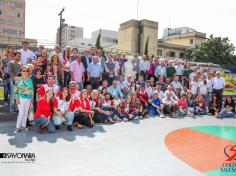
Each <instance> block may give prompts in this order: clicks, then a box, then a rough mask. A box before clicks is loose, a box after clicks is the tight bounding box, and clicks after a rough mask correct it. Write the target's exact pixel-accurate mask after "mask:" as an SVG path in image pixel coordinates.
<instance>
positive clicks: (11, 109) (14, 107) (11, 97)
mask: <svg viewBox="0 0 236 176" xmlns="http://www.w3.org/2000/svg"><path fill="white" fill-rule="evenodd" d="M14 84H15V81H14V80H13V79H10V106H9V110H10V111H11V112H12V111H17V110H18V108H17V105H16V103H15V99H14Z"/></svg>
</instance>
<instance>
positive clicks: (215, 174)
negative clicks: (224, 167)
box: [205, 169, 236, 176]
mask: <svg viewBox="0 0 236 176" xmlns="http://www.w3.org/2000/svg"><path fill="white" fill-rule="evenodd" d="M205 174H206V175H207V176H236V172H222V171H221V170H220V169H216V170H211V171H208V172H205Z"/></svg>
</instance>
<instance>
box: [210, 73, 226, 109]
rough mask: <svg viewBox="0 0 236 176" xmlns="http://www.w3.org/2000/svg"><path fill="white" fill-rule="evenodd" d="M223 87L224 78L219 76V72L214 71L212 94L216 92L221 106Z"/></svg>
mask: <svg viewBox="0 0 236 176" xmlns="http://www.w3.org/2000/svg"><path fill="white" fill-rule="evenodd" d="M224 87H225V79H224V78H223V77H221V75H220V72H219V71H217V72H216V76H215V78H214V79H213V94H216V96H217V98H218V100H219V101H220V107H222V96H223V92H224Z"/></svg>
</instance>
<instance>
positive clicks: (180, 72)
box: [175, 61, 184, 81]
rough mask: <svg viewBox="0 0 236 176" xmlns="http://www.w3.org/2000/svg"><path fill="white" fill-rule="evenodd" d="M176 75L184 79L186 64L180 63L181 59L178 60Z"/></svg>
mask: <svg viewBox="0 0 236 176" xmlns="http://www.w3.org/2000/svg"><path fill="white" fill-rule="evenodd" d="M175 71H176V73H175V75H177V76H179V80H180V81H181V80H182V76H183V73H184V66H183V65H182V64H181V63H180V61H177V64H176V66H175Z"/></svg>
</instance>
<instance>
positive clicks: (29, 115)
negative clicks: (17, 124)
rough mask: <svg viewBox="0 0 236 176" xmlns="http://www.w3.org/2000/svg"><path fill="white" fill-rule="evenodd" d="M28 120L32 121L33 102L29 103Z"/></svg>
mask: <svg viewBox="0 0 236 176" xmlns="http://www.w3.org/2000/svg"><path fill="white" fill-rule="evenodd" d="M28 120H29V121H34V107H33V101H31V102H30V107H29V112H28Z"/></svg>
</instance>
